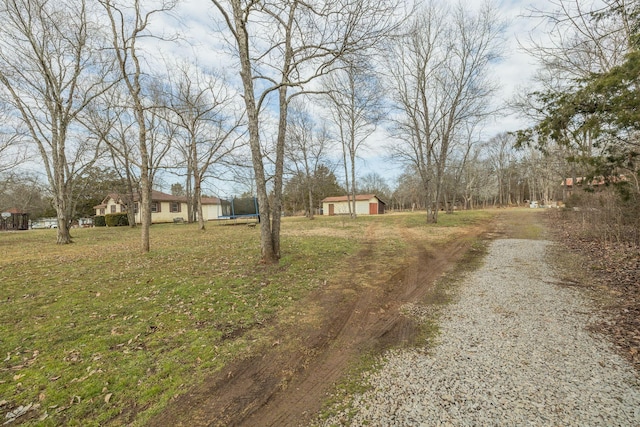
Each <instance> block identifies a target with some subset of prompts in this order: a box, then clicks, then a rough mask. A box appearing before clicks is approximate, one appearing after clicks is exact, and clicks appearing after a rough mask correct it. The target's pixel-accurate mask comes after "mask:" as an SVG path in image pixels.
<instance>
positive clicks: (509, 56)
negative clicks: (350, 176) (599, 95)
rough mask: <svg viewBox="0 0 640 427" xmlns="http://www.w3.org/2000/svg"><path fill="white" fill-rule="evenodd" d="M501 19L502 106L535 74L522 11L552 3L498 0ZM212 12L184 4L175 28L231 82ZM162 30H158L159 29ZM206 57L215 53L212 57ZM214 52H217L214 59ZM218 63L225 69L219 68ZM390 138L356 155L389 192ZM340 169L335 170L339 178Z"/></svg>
mask: <svg viewBox="0 0 640 427" xmlns="http://www.w3.org/2000/svg"><path fill="white" fill-rule="evenodd" d="M479 3H480V2H479V1H475V2H474V0H472V1H467V2H465V6H469V7H473V6H474V5H477V4H479ZM497 5H498V8H499V10H500V14H501V18H502V19H504V20H505V21H506V22H507V23H508V25H507V27H506V30H505V33H504V39H505V41H504V43H505V44H504V54H503V58H502V59H501V60H500V61H499V62H497V63H496V64H494V66H493V70H492V71H491V75H492V76H494V78H495V79H496V81H497V82H498V87H499V90H498V92H497V93H496V97H495V99H494V104H495V105H496V106H497V105H502V104H504V103H505V102H506V101H508V100H509V99H511V98H512V97H513V95H514V93H516V92H517V91H519V90H522V88H529V87H530V85H531V77H532V76H533V73H534V72H535V69H536V64H535V62H534V61H533V60H532V59H531V58H530V57H529V56H528V55H527V54H526V52H525V51H524V50H522V49H521V48H520V47H519V43H522V44H525V45H526V44H527V42H528V39H529V35H530V34H531V33H532V32H533V33H535V32H540V31H541V26H540V25H539V24H540V23H539V22H534V21H533V20H532V19H530V18H527V17H526V15H527V13H528V12H527V11H528V10H529V9H531V8H533V7H535V8H538V9H545V8H549V7H550V6H551V5H552V3H551V2H550V1H548V0H536V1H530V0H503V1H499V2H497ZM215 13H216V11H215V10H214V9H213V8H212V6H211V2H210V1H209V0H188V1H185V2H183V3H182V5H181V6H180V10H179V11H178V12H177V15H179V16H180V17H181V18H180V19H181V24H183V25H184V26H185V27H186V31H188V37H189V38H190V39H192V40H197V42H196V43H195V46H194V47H193V48H192V49H194V51H195V52H197V56H198V62H199V63H200V64H201V65H205V66H207V65H208V66H211V67H214V68H219V69H222V70H223V73H224V74H226V75H227V77H230V78H231V79H233V78H235V77H237V75H236V73H237V61H236V60H235V59H234V57H233V56H232V55H231V53H230V47H229V45H227V44H226V42H225V41H224V39H223V37H221V34H222V32H218V31H216V28H215V27H214V26H213V25H212V23H213V22H215ZM160 25H162V24H160ZM212 51H216V52H218V53H216V54H212V53H211V52H212ZM219 52H223V53H222V54H220V53H219ZM221 63H226V64H228V66H226V67H224V66H223V67H220V64H221ZM526 125H527V123H525V122H524V121H523V120H522V119H521V118H519V117H517V116H516V115H514V114H509V113H508V112H502V113H501V114H499V115H498V116H496V118H495V119H493V120H491V121H489V122H487V123H486V126H485V127H484V130H483V138H485V139H488V138H490V137H491V136H493V135H496V134H498V133H500V132H505V131H515V130H517V129H521V128H523V127H526ZM389 140H390V136H389V135H388V134H387V133H386V132H385V130H384V127H383V126H381V127H379V129H378V130H377V131H376V133H375V134H374V135H372V137H371V138H370V141H369V142H368V144H367V145H368V148H366V149H364V150H362V151H361V152H360V155H359V157H360V159H359V161H358V170H359V172H358V174H359V175H361V176H362V175H365V174H367V173H370V172H374V171H375V172H377V173H380V174H381V175H382V176H383V177H384V178H385V179H386V180H387V181H388V184H389V185H390V186H391V187H392V188H393V187H394V185H395V181H396V178H397V177H398V176H399V175H400V174H401V173H402V172H403V169H404V168H403V166H402V165H398V164H394V163H393V162H391V161H389V158H388V153H387V149H386V148H385V146H386V145H388V143H389ZM341 170H342V168H341V167H338V168H337V170H336V174H337V175H341V173H340V171H341ZM212 189H213V190H214V191H215V190H217V191H218V192H223V193H234V192H238V191H239V189H238V188H237V186H236V187H234V186H233V185H229V184H228V183H222V182H220V183H217V184H214V185H213V187H212Z"/></svg>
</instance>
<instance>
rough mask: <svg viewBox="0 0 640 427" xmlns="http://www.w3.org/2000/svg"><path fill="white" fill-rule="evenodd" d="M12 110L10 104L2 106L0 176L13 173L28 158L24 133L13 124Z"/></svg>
mask: <svg viewBox="0 0 640 427" xmlns="http://www.w3.org/2000/svg"><path fill="white" fill-rule="evenodd" d="M0 101H1V100H0ZM11 110H12V109H11V108H10V106H9V105H8V104H6V103H2V104H0V123H1V124H0V175H2V174H4V173H5V172H10V171H12V170H13V169H14V168H15V167H16V166H18V165H19V164H21V163H23V162H24V161H25V160H26V159H27V157H28V152H27V149H26V146H25V145H26V144H25V134H24V131H23V130H21V129H20V128H19V125H18V124H17V123H13V124H12V121H14V120H13V119H12V114H11Z"/></svg>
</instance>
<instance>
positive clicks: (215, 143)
mask: <svg viewBox="0 0 640 427" xmlns="http://www.w3.org/2000/svg"><path fill="white" fill-rule="evenodd" d="M176 74H177V78H176V80H175V81H173V80H172V82H171V83H172V86H173V87H172V88H171V93H172V97H171V112H172V113H173V116H174V120H175V122H176V124H177V126H178V127H179V135H178V141H177V148H178V150H179V152H180V153H181V156H182V162H181V163H182V164H184V165H185V166H186V173H187V185H186V192H187V198H188V200H189V203H188V204H187V207H188V217H189V221H195V218H196V217H197V219H198V226H199V229H200V230H204V229H205V219H204V215H203V212H202V183H203V181H204V179H205V177H206V176H207V173H208V172H210V170H211V168H212V167H213V166H214V165H220V164H222V163H226V162H229V161H231V158H230V157H229V156H230V154H231V153H232V152H233V151H234V150H235V149H236V148H237V146H238V145H239V143H240V138H241V136H242V134H241V133H240V132H238V130H239V128H240V126H241V125H242V123H243V120H244V114H242V113H240V112H238V111H237V108H236V107H235V105H234V98H233V97H232V95H231V94H230V92H229V89H228V88H227V85H226V82H224V81H222V80H221V79H219V78H216V77H215V76H213V75H205V74H204V73H202V72H200V71H196V70H194V69H192V68H191V67H189V66H188V65H186V64H183V65H182V66H180V67H178V68H177V73H176ZM234 110H235V111H234ZM196 214H197V215H196Z"/></svg>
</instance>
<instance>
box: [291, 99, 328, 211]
mask: <svg viewBox="0 0 640 427" xmlns="http://www.w3.org/2000/svg"><path fill="white" fill-rule="evenodd" d="M288 127H289V132H288V133H287V140H286V147H285V156H286V157H287V160H288V166H289V168H290V169H291V173H293V174H295V175H297V176H299V177H303V179H304V186H305V187H306V188H305V190H306V193H307V209H306V215H307V217H308V218H309V219H313V214H314V209H315V203H314V202H315V201H314V200H313V194H314V186H315V177H316V172H317V171H318V168H319V167H320V166H321V165H323V164H324V163H325V161H326V151H327V150H328V148H329V135H328V132H327V129H326V128H325V127H322V128H320V129H318V128H317V125H316V123H315V122H314V121H313V119H312V118H311V115H310V114H309V112H308V111H307V110H306V109H305V108H304V106H303V105H302V103H300V104H296V105H295V108H294V109H293V110H292V111H291V112H290V113H289V124H288Z"/></svg>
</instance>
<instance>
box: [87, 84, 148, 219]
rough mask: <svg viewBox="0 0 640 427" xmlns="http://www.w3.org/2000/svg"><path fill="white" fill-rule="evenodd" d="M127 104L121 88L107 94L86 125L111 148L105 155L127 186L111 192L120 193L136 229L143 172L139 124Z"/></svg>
mask: <svg viewBox="0 0 640 427" xmlns="http://www.w3.org/2000/svg"><path fill="white" fill-rule="evenodd" d="M127 100H128V97H127V96H126V94H124V93H123V91H122V90H118V88H114V90H111V91H108V92H106V93H104V94H103V95H102V96H101V97H100V105H99V107H98V106H96V107H93V108H89V109H88V112H87V114H85V117H84V123H85V126H86V127H87V128H88V129H90V130H91V132H92V133H93V134H94V135H95V137H96V138H98V139H99V140H100V143H102V144H104V145H105V146H106V147H107V150H106V152H105V155H106V156H108V161H110V162H111V163H112V164H113V169H114V170H115V171H116V173H117V174H118V175H119V176H120V179H121V181H122V183H124V185H123V187H122V188H118V189H115V188H114V189H111V190H112V191H115V190H118V196H119V197H120V198H121V199H122V201H123V202H124V204H125V205H126V206H127V219H128V222H129V226H130V227H132V228H133V227H135V226H136V217H135V210H134V203H135V202H134V200H135V199H136V196H137V194H138V188H139V184H138V183H139V177H138V174H137V170H139V168H137V167H136V164H135V159H136V158H138V156H137V154H136V153H137V150H136V143H135V141H136V129H135V123H134V121H133V120H131V116H130V115H129V114H128V111H129V109H128V108H127Z"/></svg>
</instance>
